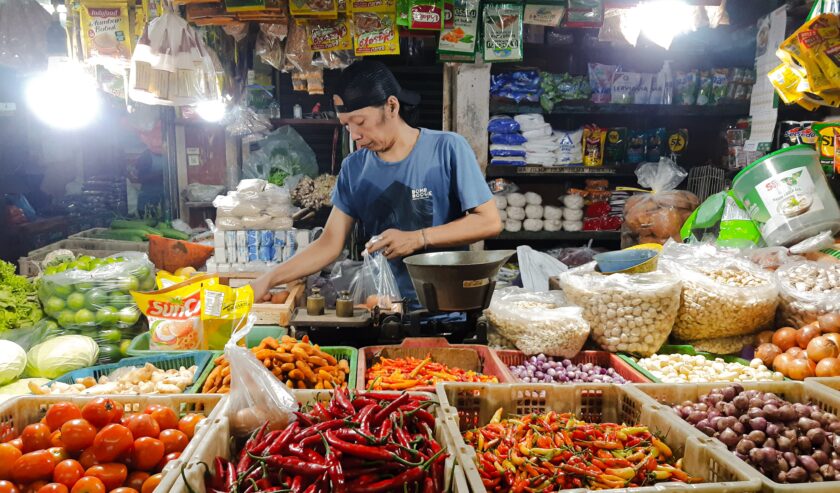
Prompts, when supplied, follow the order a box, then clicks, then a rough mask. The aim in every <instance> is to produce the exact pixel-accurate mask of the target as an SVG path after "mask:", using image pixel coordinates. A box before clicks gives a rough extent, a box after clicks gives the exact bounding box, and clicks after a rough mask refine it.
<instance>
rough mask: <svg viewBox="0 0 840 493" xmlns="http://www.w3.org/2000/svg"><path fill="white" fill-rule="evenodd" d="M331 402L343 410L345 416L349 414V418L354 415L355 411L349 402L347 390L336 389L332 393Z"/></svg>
mask: <svg viewBox="0 0 840 493" xmlns="http://www.w3.org/2000/svg"><path fill="white" fill-rule="evenodd" d="M333 400H334V401H335V402H336V403H337V404H338V405H339V407H341V408H343V409H344V411H345V412H347V414H350V415H351V416H352V415H353V414H356V409H355V408H353V403H352V402H350V397H349V395H348V394H347V389H336V390H335V392H333Z"/></svg>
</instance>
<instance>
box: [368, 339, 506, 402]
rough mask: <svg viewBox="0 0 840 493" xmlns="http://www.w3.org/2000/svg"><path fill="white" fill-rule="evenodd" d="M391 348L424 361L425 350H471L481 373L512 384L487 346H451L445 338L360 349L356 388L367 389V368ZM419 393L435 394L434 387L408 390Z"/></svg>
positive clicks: (503, 368) (399, 354)
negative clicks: (479, 365) (376, 357)
mask: <svg viewBox="0 0 840 493" xmlns="http://www.w3.org/2000/svg"><path fill="white" fill-rule="evenodd" d="M385 348H389V349H392V350H394V351H395V353H396V354H395V356H396V357H407V356H413V357H415V358H420V359H423V358H425V357H426V352H425V351H424V350H431V349H441V348H451V349H469V350H473V351H475V352H476V353H478V357H479V359H480V360H481V370H480V372H481V373H483V374H484V375H491V376H494V377H496V378H498V379H499V383H508V382H512V381H513V380H511V378H512V377H511V376H510V372H509V371H508V370H507V367H506V366H505V365H504V363H502V362H501V360H499V358H498V357H497V356H496V353H495V352H494V351H493V350H492V349H490V348H489V347H487V346H481V345H473V344H449V342H448V341H447V340H446V339H444V338H443V337H407V338H406V339H404V340H403V342H402V344H399V345H394V346H367V347H363V348H361V349H359V363H358V365H357V369H358V371H357V372H356V388H357V389H361V390H364V389H365V388H367V384H368V382H367V378H366V375H367V367H368V364H369V363H370V362H371V361H372V360H373V358H374V357H375V356H376V355H377V354H379V353H380V352H381V351H382V350H383V349H385ZM408 390H411V391H417V392H435V387H434V386H423V387H412V388H411V389H408Z"/></svg>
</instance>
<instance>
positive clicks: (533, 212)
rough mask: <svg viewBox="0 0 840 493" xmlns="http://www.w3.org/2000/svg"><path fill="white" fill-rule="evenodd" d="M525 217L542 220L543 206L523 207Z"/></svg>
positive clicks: (531, 205) (530, 205)
mask: <svg viewBox="0 0 840 493" xmlns="http://www.w3.org/2000/svg"><path fill="white" fill-rule="evenodd" d="M525 217H527V218H528V219H542V217H543V206H541V205H535V204H529V205H527V206H525Z"/></svg>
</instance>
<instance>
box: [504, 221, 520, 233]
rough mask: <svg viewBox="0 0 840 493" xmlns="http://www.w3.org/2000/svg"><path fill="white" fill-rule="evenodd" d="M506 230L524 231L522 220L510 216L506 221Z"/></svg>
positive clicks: (511, 231)
mask: <svg viewBox="0 0 840 493" xmlns="http://www.w3.org/2000/svg"><path fill="white" fill-rule="evenodd" d="M505 231H507V232H509V233H517V232H519V231H522V221H518V220H516V219H510V218H508V219H507V221H505Z"/></svg>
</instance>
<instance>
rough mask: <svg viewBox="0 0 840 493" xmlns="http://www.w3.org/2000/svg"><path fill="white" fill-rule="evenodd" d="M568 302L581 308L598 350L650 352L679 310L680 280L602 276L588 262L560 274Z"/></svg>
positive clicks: (664, 336)
mask: <svg viewBox="0 0 840 493" xmlns="http://www.w3.org/2000/svg"><path fill="white" fill-rule="evenodd" d="M560 285H561V286H562V288H563V292H565V293H566V297H568V299H569V301H571V302H572V303H574V304H576V305H578V306H581V307H583V317H584V318H585V319H586V321H587V322H589V325H590V327H591V328H592V339H593V340H594V341H595V342H597V343H598V344H599V345H600V346H601V347H602V348H603V349H604V350H606V351H610V352H613V353H614V352H617V351H626V352H630V353H634V354H639V355H641V356H650V355H651V354H653V353H655V352H656V351H657V350H658V349H659V348H660V346H662V344H663V343H665V341H666V340H667V339H668V335H670V334H671V328H672V327H673V326H674V320H675V319H676V317H677V312H678V310H679V308H680V290H681V287H682V284H681V283H680V280H679V279H678V278H676V276H674V275H673V274H672V273H669V272H663V271H658V272H649V273H645V274H612V275H604V274H601V273H600V272H596V271H595V262H590V263H588V264H586V265H582V266H580V267H577V268H575V269H571V270H569V271H568V272H566V273H563V274H560Z"/></svg>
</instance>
